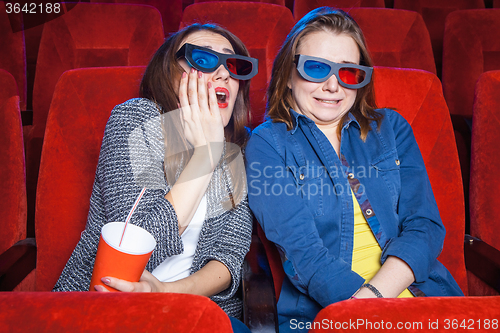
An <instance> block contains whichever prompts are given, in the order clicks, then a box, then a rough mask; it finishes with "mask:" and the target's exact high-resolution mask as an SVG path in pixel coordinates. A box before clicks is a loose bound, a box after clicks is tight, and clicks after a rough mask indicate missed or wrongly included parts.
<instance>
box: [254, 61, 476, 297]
mask: <svg viewBox="0 0 500 333" xmlns="http://www.w3.org/2000/svg"><path fill="white" fill-rule="evenodd" d="M374 84H375V93H376V102H377V105H378V106H379V107H389V108H393V109H395V110H396V111H398V112H399V113H400V114H401V115H402V116H403V117H404V118H405V119H406V120H407V121H408V122H409V123H410V125H411V126H412V129H413V132H414V134H415V138H416V140H417V143H418V146H419V148H420V151H421V153H422V156H423V159H424V162H425V165H426V168H427V173H428V175H429V179H430V181H431V185H432V188H433V191H434V196H435V198H436V202H437V204H438V207H439V211H440V214H441V218H442V220H443V224H444V226H445V227H446V238H445V241H444V248H443V252H442V253H441V255H440V256H439V258H438V259H439V260H440V261H441V262H442V263H443V264H444V265H445V266H446V268H448V270H449V271H450V273H451V274H452V275H453V277H454V278H455V280H456V281H457V283H458V285H459V286H460V288H461V289H462V291H463V292H464V293H465V294H467V276H466V271H465V263H464V248H463V240H464V235H465V206H464V197H463V188H462V181H461V173H460V165H459V161H458V153H457V148H456V146H455V139H454V135H453V128H452V125H451V119H450V115H449V111H448V108H447V106H446V102H445V100H444V97H443V92H442V89H441V83H440V81H439V79H438V78H437V76H436V75H434V74H432V73H429V72H425V71H421V70H412V69H403V68H389V67H377V68H375V71H374ZM403 190H404V189H403ZM259 236H260V237H261V238H262V242H263V244H264V246H265V248H266V251H267V254H268V260H269V264H270V266H271V271H272V273H273V280H274V285H275V290H276V297H277V298H278V297H279V291H280V290H281V285H282V282H283V278H284V276H285V275H284V272H283V268H282V266H281V260H280V257H279V255H278V253H277V249H276V247H275V246H274V245H273V244H271V243H270V242H269V241H268V240H267V239H265V236H264V235H263V232H262V230H259ZM275 272H276V273H275Z"/></svg>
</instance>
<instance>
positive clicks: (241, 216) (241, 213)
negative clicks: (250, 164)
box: [201, 197, 252, 302]
mask: <svg viewBox="0 0 500 333" xmlns="http://www.w3.org/2000/svg"><path fill="white" fill-rule="evenodd" d="M222 219H223V220H224V221H223V224H224V225H225V227H224V228H223V230H222V232H221V233H220V234H219V236H220V237H219V238H218V240H217V241H216V242H215V244H214V246H213V247H212V248H211V249H210V252H209V254H208V255H207V256H206V257H205V258H204V262H202V263H201V266H203V265H205V264H206V263H207V262H208V261H210V260H217V261H220V262H221V263H223V264H224V265H225V266H226V267H227V268H228V270H229V272H230V273H231V286H230V287H229V288H227V289H226V290H224V291H222V292H220V293H219V294H217V295H214V296H212V297H211V299H212V300H213V301H215V302H220V301H225V300H227V299H229V298H231V297H233V296H234V294H235V293H236V291H237V290H238V287H239V285H240V281H241V269H242V266H243V260H244V259H245V255H246V254H247V253H248V250H249V249H250V242H251V237H252V215H251V213H250V208H249V207H248V199H247V198H246V197H245V198H244V200H243V201H242V202H240V204H238V205H237V206H236V207H235V208H234V209H232V210H230V211H228V212H226V213H225V214H224V215H223V216H222Z"/></svg>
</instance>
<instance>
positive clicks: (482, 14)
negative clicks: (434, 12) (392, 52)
mask: <svg viewBox="0 0 500 333" xmlns="http://www.w3.org/2000/svg"><path fill="white" fill-rule="evenodd" d="M497 69H500V10H499V9H475V10H474V9H471V10H459V11H455V12H453V13H450V14H449V15H448V17H447V19H446V24H445V31H444V44H443V79H442V81H443V89H444V96H445V98H446V101H447V103H448V106H449V108H450V112H451V113H452V114H456V115H461V116H464V117H468V118H472V104H473V101H474V86H475V84H476V81H477V79H478V78H479V75H481V73H483V72H487V71H491V70H497Z"/></svg>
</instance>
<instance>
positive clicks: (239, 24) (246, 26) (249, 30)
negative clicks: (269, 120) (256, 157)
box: [181, 1, 295, 127]
mask: <svg viewBox="0 0 500 333" xmlns="http://www.w3.org/2000/svg"><path fill="white" fill-rule="evenodd" d="M192 23H202V24H203V23H215V24H218V25H220V26H222V27H224V28H226V29H228V30H229V31H231V32H232V33H233V34H235V35H236V36H238V37H239V38H240V39H241V40H242V41H243V43H245V45H246V47H247V48H248V51H249V52H250V55H251V56H252V57H254V58H257V59H259V74H257V75H256V76H255V77H254V78H252V82H251V84H250V102H251V106H252V127H256V126H257V125H259V124H260V123H261V122H262V121H263V116H264V111H265V105H266V90H267V83H268V81H269V80H270V78H271V69H272V66H273V61H274V58H275V56H276V54H277V53H278V50H279V48H280V47H281V44H283V42H284V40H285V37H286V35H287V34H288V33H289V32H290V30H291V29H292V27H293V25H294V24H295V20H294V19H293V16H292V13H291V12H290V10H289V9H288V8H286V7H284V6H278V5H271V4H267V3H257V2H236V1H235V2H232V1H230V2H207V3H197V4H193V5H191V6H188V7H186V9H185V10H184V14H183V17H182V21H181V28H182V27H185V26H187V25H190V24H192Z"/></svg>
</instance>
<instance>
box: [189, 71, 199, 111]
mask: <svg viewBox="0 0 500 333" xmlns="http://www.w3.org/2000/svg"><path fill="white" fill-rule="evenodd" d="M201 77H202V75H201V72H199V71H197V70H196V69H194V68H191V71H190V73H189V82H188V100H189V105H190V107H191V109H192V110H193V113H194V112H196V111H199V102H198V98H199V91H198V81H199V80H200V78H201ZM201 90H202V89H201Z"/></svg>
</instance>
